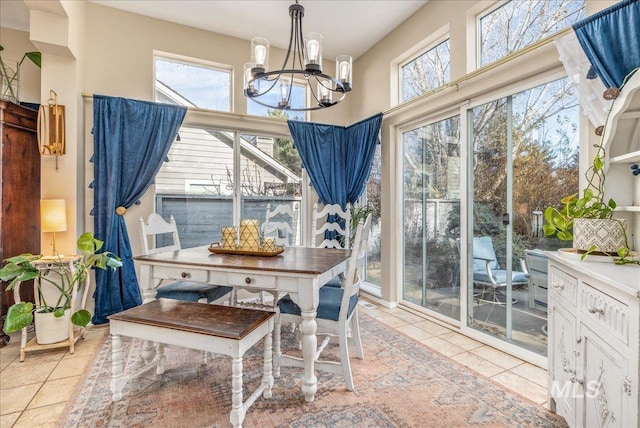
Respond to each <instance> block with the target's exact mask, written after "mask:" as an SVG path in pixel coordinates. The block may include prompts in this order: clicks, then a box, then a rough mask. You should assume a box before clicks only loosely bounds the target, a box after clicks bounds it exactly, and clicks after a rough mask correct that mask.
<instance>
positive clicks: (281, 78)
mask: <svg viewBox="0 0 640 428" xmlns="http://www.w3.org/2000/svg"><path fill="white" fill-rule="evenodd" d="M289 16H291V33H290V35H289V48H288V49H287V55H286V56H285V59H284V62H283V64H282V67H281V69H280V70H269V41H268V40H267V39H264V38H262V37H255V38H254V39H252V40H251V62H248V63H246V64H245V65H244V94H245V95H246V96H247V97H248V98H251V99H252V100H253V101H255V102H257V103H258V104H261V105H263V106H265V107H269V108H273V109H278V110H291V111H309V110H319V109H323V108H327V107H331V106H333V105H336V104H337V103H339V102H340V101H342V100H343V99H344V97H345V95H346V93H347V92H349V91H350V90H351V77H352V71H353V70H352V65H353V64H352V61H353V60H352V58H351V57H350V56H349V55H339V56H338V57H337V58H336V77H332V76H329V75H328V74H325V73H323V72H322V35H321V34H319V33H308V34H307V35H306V37H303V33H302V17H303V16H304V7H302V5H300V4H298V0H296V3H295V4H292V5H291V6H289ZM296 78H297V80H298V81H302V80H304V81H305V82H306V85H308V87H309V89H310V91H309V92H310V93H311V95H312V96H313V98H314V99H315V101H316V103H317V105H316V106H311V107H298V106H295V107H293V106H292V105H291V94H292V93H293V86H294V83H295V80H296ZM276 85H278V89H277V90H275V91H274V92H275V93H276V94H277V97H276V98H277V102H274V100H273V97H271V99H270V100H269V99H267V98H268V97H265V95H266V94H267V93H270V95H272V94H273V92H271V90H272V89H274V88H276ZM334 94H336V95H335V96H336V98H337V99H334Z"/></svg>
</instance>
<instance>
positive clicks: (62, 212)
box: [40, 199, 67, 256]
mask: <svg viewBox="0 0 640 428" xmlns="http://www.w3.org/2000/svg"><path fill="white" fill-rule="evenodd" d="M40 227H41V230H42V232H52V233H53V252H52V254H53V255H54V256H55V255H57V252H56V232H65V231H66V230H67V204H66V202H65V200H64V199H41V200H40Z"/></svg>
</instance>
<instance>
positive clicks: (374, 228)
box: [366, 144, 382, 289]
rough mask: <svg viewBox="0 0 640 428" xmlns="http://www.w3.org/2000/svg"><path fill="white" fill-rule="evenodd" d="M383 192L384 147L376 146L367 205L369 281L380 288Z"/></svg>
mask: <svg viewBox="0 0 640 428" xmlns="http://www.w3.org/2000/svg"><path fill="white" fill-rule="evenodd" d="M381 193H382V147H381V145H380V144H378V145H377V146H376V153H375V155H374V158H373V165H372V166H371V173H370V174H369V181H367V193H366V199H367V205H368V206H369V208H371V214H372V215H371V232H370V233H369V249H368V252H367V282H368V283H370V284H373V285H374V286H376V287H377V288H378V289H379V288H380V285H381V284H382V271H381V264H382V263H381V262H382V253H381V251H382V229H381V227H382V224H381V222H380V209H381V204H380V203H381V200H380V197H381Z"/></svg>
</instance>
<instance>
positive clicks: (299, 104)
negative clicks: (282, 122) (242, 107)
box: [247, 82, 307, 120]
mask: <svg viewBox="0 0 640 428" xmlns="http://www.w3.org/2000/svg"><path fill="white" fill-rule="evenodd" d="M306 89H307V85H306V84H302V83H296V82H293V93H292V94H291V107H292V108H304V107H306V105H307V91H306ZM279 97H280V86H279V85H278V84H277V83H276V84H275V85H274V86H273V88H271V89H270V90H269V91H268V92H267V93H266V94H265V95H263V96H261V97H260V100H261V101H263V102H265V103H267V104H271V105H277V104H278V99H279ZM247 113H248V114H253V115H255V116H268V117H286V118H288V119H292V120H305V119H306V115H305V112H303V111H291V110H284V111H283V110H274V109H270V108H269V107H265V106H263V105H261V104H258V103H257V102H255V101H253V100H252V99H251V98H247Z"/></svg>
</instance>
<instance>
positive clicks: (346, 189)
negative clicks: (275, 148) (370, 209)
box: [287, 113, 382, 208]
mask: <svg viewBox="0 0 640 428" xmlns="http://www.w3.org/2000/svg"><path fill="white" fill-rule="evenodd" d="M287 123H288V125H289V130H290V131H291V136H292V137H293V142H294V144H295V146H296V148H297V149H298V153H300V158H301V159H302V164H303V165H304V168H305V169H306V170H307V173H308V174H309V178H310V180H311V184H312V185H313V187H314V188H315V189H316V192H317V193H318V197H319V198H320V201H321V202H322V203H323V204H339V205H340V206H341V207H342V208H346V206H347V203H348V202H350V203H354V202H355V201H357V200H358V198H359V197H360V195H361V194H362V192H363V191H364V188H365V186H366V184H367V179H368V178H369V173H370V172H371V163H372V161H373V156H374V155H375V149H376V144H378V141H379V137H378V136H379V134H380V126H381V125H382V113H378V114H376V115H374V116H371V117H369V118H367V119H364V120H362V121H360V122H357V123H354V124H353V125H350V126H347V127H344V126H335V125H323V124H318V123H309V122H298V121H293V120H289V121H287Z"/></svg>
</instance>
